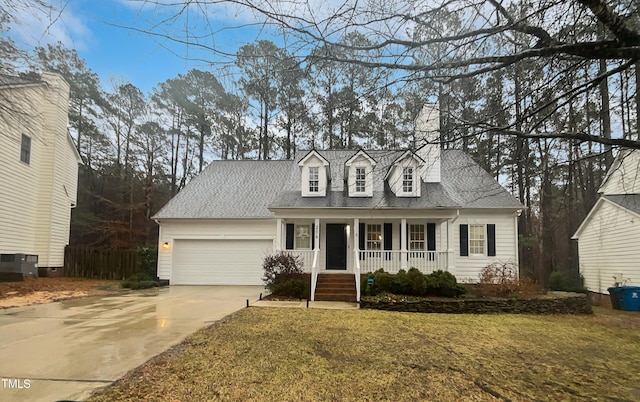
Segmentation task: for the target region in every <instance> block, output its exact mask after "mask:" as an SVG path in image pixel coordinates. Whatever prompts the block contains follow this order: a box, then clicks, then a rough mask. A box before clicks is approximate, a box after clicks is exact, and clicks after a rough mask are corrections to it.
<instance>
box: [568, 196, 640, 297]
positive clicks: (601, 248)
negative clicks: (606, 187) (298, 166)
mask: <svg viewBox="0 0 640 402" xmlns="http://www.w3.org/2000/svg"><path fill="white" fill-rule="evenodd" d="M639 241H640V218H638V217H637V216H636V215H634V214H632V213H630V212H629V211H627V210H625V209H623V208H621V207H619V206H617V205H614V204H612V203H611V202H609V201H606V200H604V202H602V203H600V206H599V207H598V209H597V210H595V211H594V212H593V213H592V216H591V219H590V220H589V221H588V222H587V223H586V225H585V227H584V228H583V230H582V233H581V234H580V240H579V242H578V253H579V255H580V272H581V273H582V275H583V276H584V279H585V287H586V288H587V289H588V290H590V291H592V292H598V293H607V288H608V287H611V286H613V283H614V279H613V276H614V275H615V274H618V273H622V275H623V278H625V279H628V281H627V283H626V284H627V285H636V286H637V285H640V269H639V265H640V247H638V242H639Z"/></svg>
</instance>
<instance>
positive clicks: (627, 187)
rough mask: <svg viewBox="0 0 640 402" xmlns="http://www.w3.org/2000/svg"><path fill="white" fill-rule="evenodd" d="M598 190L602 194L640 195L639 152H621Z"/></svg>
mask: <svg viewBox="0 0 640 402" xmlns="http://www.w3.org/2000/svg"><path fill="white" fill-rule="evenodd" d="M612 168H613V170H612V171H611V172H610V173H609V174H608V176H607V179H606V181H605V182H604V183H603V184H602V186H601V187H600V189H599V190H598V191H599V192H600V193H603V194H640V152H639V151H637V150H636V151H628V150H627V151H621V154H620V155H618V158H617V159H616V163H615V164H614V165H613V166H612Z"/></svg>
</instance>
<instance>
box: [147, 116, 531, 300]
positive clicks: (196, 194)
mask: <svg viewBox="0 0 640 402" xmlns="http://www.w3.org/2000/svg"><path fill="white" fill-rule="evenodd" d="M438 121H439V117H438V112H437V110H435V108H434V107H425V109H424V110H423V112H422V114H421V116H420V117H419V121H418V122H417V126H418V127H420V128H421V130H419V132H418V133H417V135H418V136H421V140H422V141H421V142H422V143H424V144H425V145H423V146H422V147H421V148H419V149H416V150H400V151H397V150H382V151H381V150H378V151H365V150H329V151H321V150H311V151H308V152H304V153H302V154H301V155H299V156H298V157H297V158H296V160H294V161H247V160H244V161H229V160H227V161H214V162H212V163H211V164H210V165H209V166H207V168H206V169H205V170H204V171H203V172H202V173H200V175H199V176H198V177H196V178H195V179H194V180H192V181H191V182H190V183H189V184H188V185H187V186H186V187H185V188H184V189H183V190H182V191H181V192H180V193H179V194H177V195H176V196H175V197H174V198H173V199H172V200H171V201H169V203H168V204H167V205H166V206H165V207H164V208H162V210H160V211H159V212H158V214H157V215H155V216H154V219H156V221H157V222H158V223H159V225H160V237H159V258H158V276H159V278H160V279H165V280H170V283H171V284H176V285H180V284H189V285H197V284H202V285H205V284H207V285H210V284H232V285H247V284H248V285H259V284H262V276H263V272H262V268H261V263H262V260H263V258H264V256H265V255H267V254H271V253H274V252H276V251H278V250H287V251H289V252H292V253H294V254H298V255H300V256H301V257H302V258H303V261H304V267H305V269H306V270H307V271H308V272H311V273H312V297H313V289H314V286H315V277H316V276H317V274H318V273H327V272H329V273H348V274H351V275H354V274H355V275H358V274H359V273H364V272H372V271H375V270H377V269H379V268H384V269H385V271H388V272H397V271H398V270H400V269H407V268H410V267H416V268H419V269H420V270H422V271H424V272H431V271H434V270H437V269H442V270H448V271H450V272H451V273H453V274H454V275H455V276H456V277H457V278H458V280H461V281H477V280H478V274H479V273H480V271H481V270H482V268H483V267H485V266H487V265H488V264H491V263H493V262H496V261H503V262H506V261H512V262H517V260H518V255H517V250H518V245H517V239H518V235H517V233H518V228H517V219H518V218H517V217H518V213H519V210H520V209H521V208H522V206H521V205H520V203H519V202H518V201H517V200H516V199H515V198H514V197H513V196H512V195H511V194H509V193H508V192H507V191H506V190H505V189H504V188H503V187H501V186H500V185H499V184H498V183H497V182H496V181H495V180H494V179H493V178H492V177H491V176H490V175H489V174H488V173H487V172H486V171H484V170H483V169H481V168H480V167H479V166H478V165H477V164H476V163H475V162H474V161H473V160H472V159H471V157H469V156H468V155H467V154H465V153H463V152H461V151H458V150H441V149H440V144H439V143H438V141H437V139H438V131H437V129H438ZM356 283H357V284H359V281H356Z"/></svg>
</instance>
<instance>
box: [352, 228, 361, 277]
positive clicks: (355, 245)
mask: <svg viewBox="0 0 640 402" xmlns="http://www.w3.org/2000/svg"><path fill="white" fill-rule="evenodd" d="M358 247H360V218H354V219H353V249H354V250H355V251H356V252H355V253H354V257H355V259H356V260H358V261H359V259H360V250H359V249H358ZM356 260H354V261H353V264H354V265H355V264H356Z"/></svg>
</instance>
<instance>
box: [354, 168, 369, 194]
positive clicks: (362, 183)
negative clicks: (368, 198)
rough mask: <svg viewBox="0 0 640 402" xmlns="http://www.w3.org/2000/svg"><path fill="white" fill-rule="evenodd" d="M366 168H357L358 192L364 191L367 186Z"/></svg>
mask: <svg viewBox="0 0 640 402" xmlns="http://www.w3.org/2000/svg"><path fill="white" fill-rule="evenodd" d="M366 177H367V176H366V170H365V168H356V193H364V192H365V190H366V187H367V181H366Z"/></svg>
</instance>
